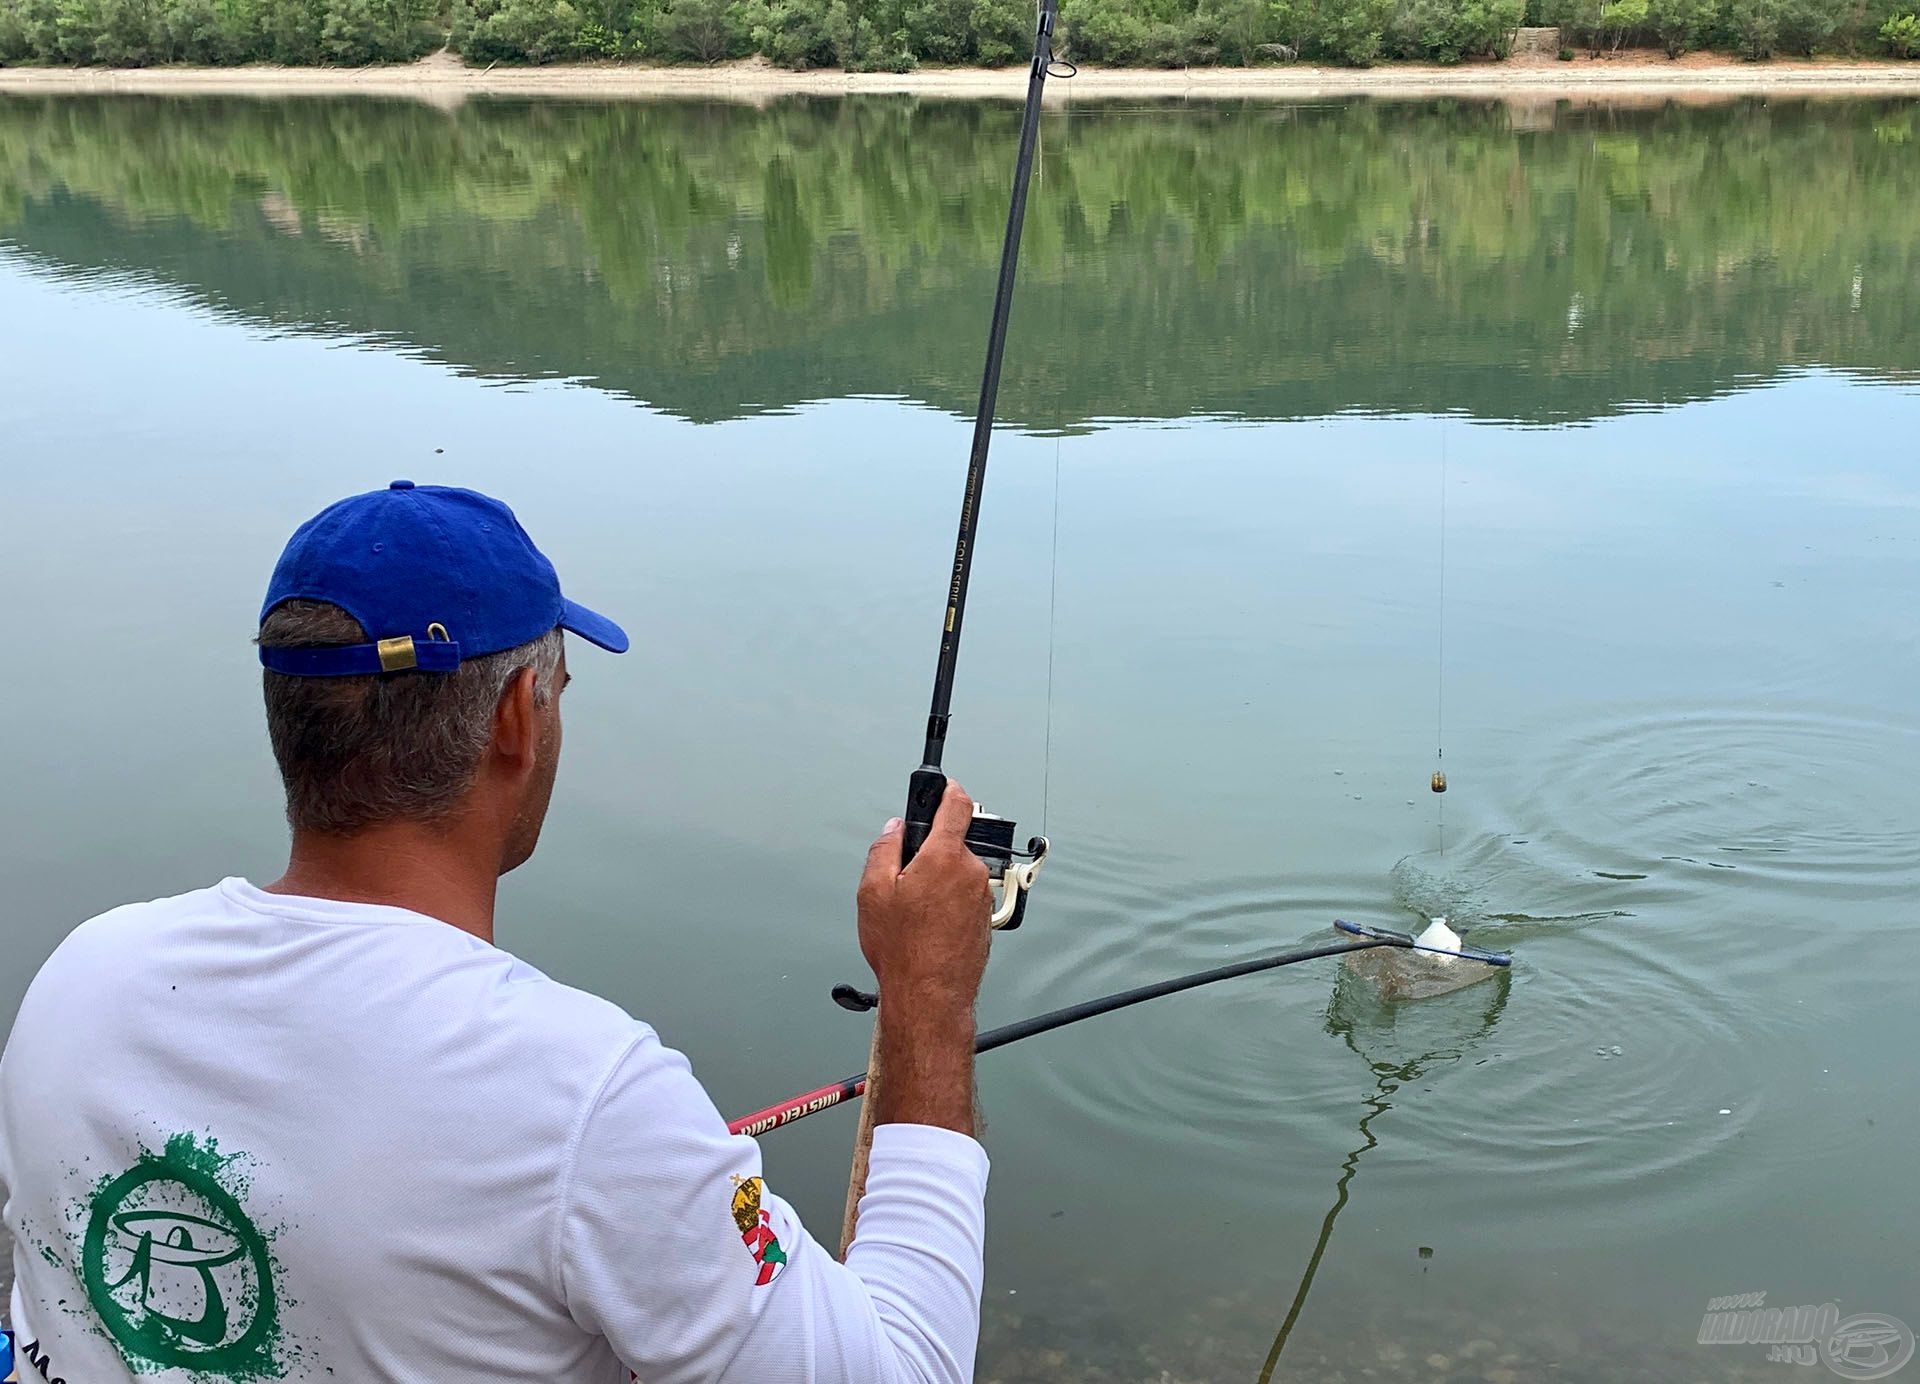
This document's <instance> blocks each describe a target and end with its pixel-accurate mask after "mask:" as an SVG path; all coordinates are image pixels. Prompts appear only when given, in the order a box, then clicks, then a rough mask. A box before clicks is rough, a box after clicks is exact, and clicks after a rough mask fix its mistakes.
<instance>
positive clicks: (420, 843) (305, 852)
mask: <svg viewBox="0 0 1920 1384" xmlns="http://www.w3.org/2000/svg"><path fill="white" fill-rule="evenodd" d="M463 834H464V833H460V832H452V831H447V830H444V829H442V828H439V827H435V826H431V825H425V824H421V823H416V822H392V823H385V824H383V825H380V826H375V827H369V828H367V829H366V830H364V831H359V832H355V833H354V834H353V835H351V836H328V835H322V834H320V833H317V832H300V831H296V832H295V833H294V837H293V850H292V853H291V857H290V858H289V860H288V862H287V872H286V873H285V874H284V875H282V876H280V878H279V879H277V880H275V881H274V882H273V883H272V884H268V885H265V886H263V887H264V888H265V889H266V891H267V892H268V893H270V894H295V895H299V896H301V897H304V898H316V899H337V900H339V901H340V902H342V903H372V904H384V905H386V906H388V907H390V908H405V909H408V910H410V911H411V912H414V913H423V914H425V915H426V916H427V917H429V918H438V919H439V920H440V921H441V922H443V923H447V924H450V925H451V926H453V927H457V928H459V929H460V930H461V931H462V932H470V933H472V934H473V935H474V936H475V937H478V938H479V939H480V940H481V941H483V942H489V943H490V942H492V941H493V905H494V896H495V893H496V891H497V889H498V886H499V882H500V881H499V868H498V864H497V862H495V863H489V862H487V861H486V860H485V859H482V858H478V857H476V856H475V855H474V853H473V852H472V851H471V849H466V850H463V849H462V842H461V837H462V835H463Z"/></svg>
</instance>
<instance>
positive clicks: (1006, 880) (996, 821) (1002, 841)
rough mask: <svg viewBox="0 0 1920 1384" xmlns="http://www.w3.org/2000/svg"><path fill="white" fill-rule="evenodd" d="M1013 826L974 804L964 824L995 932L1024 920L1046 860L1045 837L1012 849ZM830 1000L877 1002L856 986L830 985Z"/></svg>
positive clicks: (853, 1005)
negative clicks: (981, 869) (982, 873)
mask: <svg viewBox="0 0 1920 1384" xmlns="http://www.w3.org/2000/svg"><path fill="white" fill-rule="evenodd" d="M1015 830H1016V828H1015V826H1014V822H1013V819H1012V818H1011V817H1001V816H999V815H997V814H995V813H992V812H988V811H986V810H985V809H984V808H982V807H980V806H978V805H977V804H976V805H975V807H974V809H973V821H971V822H970V823H968V824H967V849H968V850H970V851H972V852H973V853H974V854H975V855H977V856H979V857H980V859H981V860H983V861H985V862H986V866H987V883H988V886H989V887H990V888H991V889H992V890H993V916H992V920H991V921H992V926H993V929H994V930H995V931H996V932H1012V931H1013V930H1014V929H1015V928H1017V927H1019V926H1020V924H1021V923H1022V922H1024V921H1025V920H1026V916H1027V893H1028V891H1029V890H1031V889H1032V888H1033V881H1034V879H1035V878H1036V877H1038V875H1039V874H1040V867H1041V866H1042V865H1044V864H1045V863H1046V860H1047V851H1048V849H1049V847H1048V844H1047V838H1046V837H1044V836H1030V837H1028V838H1027V846H1026V849H1025V850H1016V849H1015V848H1014V844H1013V839H1014V833H1015ZM833 1002H834V1003H835V1004H837V1005H839V1006H840V1007H841V1008H842V1009H848V1010H851V1011H853V1012H854V1013H855V1014H865V1013H866V1012H868V1011H869V1010H871V1009H873V1008H874V1007H875V1006H877V1005H878V1004H879V1003H880V997H879V996H878V995H876V994H874V993H873V992H872V991H871V990H862V989H860V988H859V987H858V986H856V985H847V984H844V983H843V984H840V985H836V986H834V987H833Z"/></svg>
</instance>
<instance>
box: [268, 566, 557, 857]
mask: <svg viewBox="0 0 1920 1384" xmlns="http://www.w3.org/2000/svg"><path fill="white" fill-rule="evenodd" d="M367 637H368V636H367V632H366V630H365V629H363V628H362V627H361V625H360V622H359V621H358V620H356V619H354V618H353V617H352V616H351V615H349V614H347V612H346V611H344V610H342V609H340V607H338V606H335V605H328V604H326V603H324V602H321V601H287V602H286V603H284V604H282V605H279V606H276V607H275V608H274V609H273V611H272V612H271V613H269V614H268V616H267V618H266V619H265V620H264V621H262V622H261V625H260V638H259V642H260V643H261V644H262V645H264V646H268V647H285V646H289V645H295V646H297V645H309V646H311V645H334V644H361V643H365V642H366V640H367ZM563 647H564V646H563V643H562V636H561V633H560V631H559V630H558V629H552V630H549V631H547V633H545V634H543V635H541V636H540V637H539V638H538V639H535V640H532V641H531V642H529V643H526V644H522V645H520V646H519V647H518V648H516V649H508V650H506V651H505V652H502V653H497V654H485V655H482V656H481V657H478V658H469V659H467V660H465V661H463V662H462V663H461V664H460V666H459V667H458V668H457V669H455V670H454V671H453V672H451V673H422V672H402V673H369V674H363V675H358V676H353V677H339V678H312V677H297V676H294V675H293V674H290V673H277V672H274V671H273V670H271V669H267V670H264V672H263V679H264V683H263V686H264V691H265V693H266V702H267V734H268V736H269V738H271V740H272V741H273V757H274V759H275V760H276V761H277V762H278V763H279V765H280V778H281V781H282V782H283V783H284V784H285V785H286V790H287V821H288V823H289V824H290V825H291V826H292V827H293V828H294V830H296V831H316V832H324V833H328V834H332V835H347V834H350V833H352V832H355V831H359V830H361V829H362V828H364V827H369V826H372V825H374V824H376V823H379V822H390V821H397V820H413V821H437V820H440V819H443V818H445V817H446V816H447V815H448V814H449V813H451V812H452V811H453V808H454V805H455V804H456V803H458V802H459V800H460V798H461V797H462V795H464V794H465V793H466V791H467V789H468V788H470V787H472V786H473V780H474V776H475V774H477V773H478V772H479V769H480V759H481V756H482V754H483V753H484V752H485V750H486V748H487V740H488V737H489V736H490V735H491V734H492V729H493V713H494V710H495V708H496V707H498V706H499V704H500V696H501V694H502V693H503V692H505V691H506V688H507V683H508V681H509V680H510V679H511V678H512V677H513V675H514V674H515V673H517V672H518V671H520V669H522V668H531V669H533V674H534V685H533V690H534V700H535V701H536V702H537V703H539V704H540V705H542V706H544V705H546V704H547V702H548V701H549V700H551V698H552V697H553V695H554V693H555V692H556V691H557V690H558V689H557V688H556V687H555V685H554V684H555V675H556V674H557V673H558V671H559V668H560V655H561V651H562V649H563Z"/></svg>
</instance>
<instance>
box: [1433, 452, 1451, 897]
mask: <svg viewBox="0 0 1920 1384" xmlns="http://www.w3.org/2000/svg"><path fill="white" fill-rule="evenodd" d="M1439 587H1440V591H1439V599H1438V601H1437V603H1436V604H1437V607H1438V609H1437V613H1436V616H1435V622H1436V624H1437V625H1438V627H1439V628H1438V635H1437V638H1436V644H1437V648H1436V650H1435V653H1434V668H1433V783H1432V787H1433V791H1434V793H1435V794H1436V795H1438V796H1439V801H1438V802H1437V803H1436V804H1435V805H1434V827H1433V830H1434V843H1435V845H1436V846H1437V847H1438V851H1437V853H1438V855H1439V857H1440V862H1441V864H1442V865H1443V866H1444V865H1445V864H1446V858H1447V800H1446V797H1445V796H1444V795H1445V793H1446V791H1447V771H1446V758H1447V420H1446V419H1444V418H1442V419H1441V420H1440V578H1439Z"/></svg>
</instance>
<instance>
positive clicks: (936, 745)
mask: <svg viewBox="0 0 1920 1384" xmlns="http://www.w3.org/2000/svg"><path fill="white" fill-rule="evenodd" d="M1058 12H1059V0H1041V2H1040V16H1039V20H1038V23H1037V24H1036V25H1035V28H1034V36H1033V66H1032V67H1031V69H1029V71H1028V75H1027V102H1026V108H1025V110H1024V111H1023V112H1022V114H1021V119H1020V148H1019V153H1018V155H1017V156H1016V158H1015V160H1014V166H1013V197H1012V201H1011V202H1010V203H1009V205H1008V207H1007V230H1006V237H1005V239H1004V240H1003V241H1002V242H1001V246H1000V278H999V282H998V284H997V285H996V286H995V288H994V294H993V318H992V322H991V323H990V325H989V326H988V328H987V363H986V368H985V369H984V370H983V371H982V372H981V376H980V403H979V406H978V407H977V408H976V409H975V410H974V414H973V446H972V449H971V451H970V452H969V453H968V456H967V483H966V489H965V490H964V491H963V492H962V495H961V500H960V531H959V534H958V536H957V537H956V538H955V539H954V545H953V573H952V576H951V578H950V580H949V581H948V583H947V600H946V609H945V611H944V612H943V614H942V617H941V622H940V657H939V661H938V662H937V663H936V664H935V666H934V674H933V699H932V703H931V705H930V706H929V707H928V710H927V735H926V743H925V745H924V746H923V747H922V749H921V752H920V767H919V768H917V769H915V770H914V771H913V773H912V774H911V775H910V776H909V777H908V780H907V811H906V817H905V830H904V834H903V835H902V838H901V842H900V862H901V864H902V865H905V864H907V863H909V862H911V861H912V859H913V857H914V856H915V854H916V853H918V851H919V850H920V847H921V846H923V845H925V844H926V840H927V834H928V833H929V832H930V831H932V830H933V819H934V816H935V815H936V814H937V813H938V812H939V810H940V799H941V798H942V797H943V796H944V795H945V793H946V791H947V775H946V771H945V768H944V767H943V761H944V759H945V755H946V747H947V727H948V725H949V724H950V723H951V721H952V719H953V682H954V674H955V671H956V670H957V668H958V666H959V662H960V634H961V631H962V628H963V626H964V625H965V622H966V614H967V587H968V584H969V582H970V581H971V579H972V576H973V553H974V539H975V536H976V534H977V533H978V532H979V528H980V495H981V491H982V490H983V489H984V488H985V486H986V480H987V450H988V448H990V447H991V446H992V445H993V416H994V407H995V404H996V403H997V401H998V399H999V396H1000V365H1001V362H1002V360H1003V359H1004V358H1005V356H1006V350H1007V322H1008V319H1009V318H1010V317H1011V316H1012V314H1013V287H1014V278H1015V272H1016V270H1017V269H1018V267H1019V262H1020V231H1021V228H1022V226H1023V225H1024V224H1025V222H1026V215H1027V187H1028V185H1029V184H1030V183H1031V182H1032V178H1033V156H1034V150H1035V148H1036V146H1037V145H1038V143H1039V139H1040V100H1041V95H1042V93H1043V91H1044V90H1045V88H1046V84H1047V76H1048V74H1049V73H1050V72H1053V71H1054V69H1055V62H1054V57H1053V27H1054V20H1055V18H1056V17H1057V15H1058ZM1059 66H1060V69H1061V70H1060V75H1061V76H1063V77H1069V76H1072V75H1073V69H1072V67H1071V66H1070V65H1068V64H1064V63H1063V64H1060V65H1059ZM1013 835H1014V824H1013V823H1012V822H1011V821H1009V820H1007V819H1005V818H1000V817H995V816H993V815H992V814H990V813H978V814H976V819H975V822H974V825H973V828H972V829H971V830H969V831H968V833H967V844H968V845H969V846H971V847H973V848H974V851H975V853H976V854H978V855H981V856H983V858H987V859H988V864H989V866H990V867H991V866H992V865H994V864H995V863H996V858H997V857H1004V856H1005V855H1007V854H1008V853H1010V852H1011V847H1012V844H1013ZM1046 847H1047V843H1046V840H1045V838H1044V837H1039V836H1036V837H1034V838H1033V839H1032V840H1031V841H1030V842H1029V843H1028V854H1029V856H1030V857H1044V856H1045V854H1046ZM1031 883H1032V880H1031V876H1030V875H1029V876H1028V877H1027V879H1026V880H1025V885H1024V887H1020V888H1018V889H1015V888H1014V887H1013V886H1007V887H1006V889H1005V891H1004V892H1005V894H1006V895H1010V896H1012V897H1013V898H1014V900H1015V901H1014V903H1013V905H1012V906H1013V908H1014V910H1015V911H1014V912H1013V913H1012V914H1010V915H1009V917H1008V919H1007V921H1006V922H1005V923H1004V924H1003V926H1005V927H1009V928H1011V927H1017V926H1018V925H1019V915H1020V912H1021V911H1023V908H1024V904H1023V902H1022V901H1020V899H1019V896H1021V895H1024V893H1025V892H1026V887H1031ZM996 912H997V910H996Z"/></svg>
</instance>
